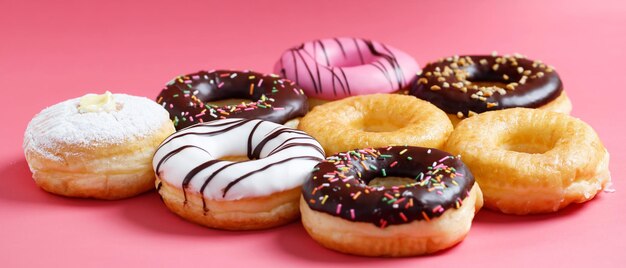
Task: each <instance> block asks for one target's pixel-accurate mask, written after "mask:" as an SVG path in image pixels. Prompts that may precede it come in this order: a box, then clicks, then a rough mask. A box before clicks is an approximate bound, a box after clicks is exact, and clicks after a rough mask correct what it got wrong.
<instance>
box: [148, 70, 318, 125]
mask: <svg viewBox="0 0 626 268" xmlns="http://www.w3.org/2000/svg"><path fill="white" fill-rule="evenodd" d="M227 99H246V100H250V101H243V102H241V103H239V104H234V105H215V104H212V103H211V102H215V101H222V100H227ZM157 103H159V104H161V105H162V106H163V107H164V108H165V109H166V110H167V111H168V112H169V113H170V117H171V119H172V121H173V122H174V125H175V127H176V129H177V130H180V129H183V128H185V127H188V126H191V125H194V124H196V123H201V122H208V121H212V120H217V119H225V118H247V119H263V120H267V121H271V122H274V123H278V124H286V125H289V126H292V127H295V126H297V120H295V119H297V118H298V117H301V116H303V115H304V114H306V112H307V111H308V103H307V97H306V95H304V91H302V89H300V88H299V87H298V86H297V85H296V84H295V83H294V82H291V81H289V80H286V79H282V78H280V77H278V76H277V75H273V74H261V73H257V72H252V71H229V70H212V71H208V72H206V71H200V72H197V73H192V74H188V75H182V76H178V77H176V78H174V79H173V80H172V81H170V82H169V83H168V84H167V85H166V87H165V88H164V89H163V90H162V91H161V93H160V94H159V96H158V97H157Z"/></svg>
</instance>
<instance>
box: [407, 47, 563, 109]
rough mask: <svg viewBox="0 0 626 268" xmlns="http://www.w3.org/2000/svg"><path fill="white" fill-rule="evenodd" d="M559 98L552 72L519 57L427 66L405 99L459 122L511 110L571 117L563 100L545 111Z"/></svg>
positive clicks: (453, 60)
mask: <svg viewBox="0 0 626 268" xmlns="http://www.w3.org/2000/svg"><path fill="white" fill-rule="evenodd" d="M562 92H563V84H562V82H561V79H560V78H559V75H558V74H557V73H556V71H554V68H552V67H550V66H547V65H545V64H544V63H542V62H541V61H533V60H529V59H526V58H524V57H523V56H521V55H519V54H516V55H514V56H508V55H505V56H497V55H495V53H494V54H493V55H491V56H454V57H448V58H444V59H440V60H439V61H437V62H433V63H430V64H428V65H427V66H426V67H425V68H424V69H423V71H422V72H421V73H420V74H419V75H418V76H417V77H416V78H415V79H414V80H413V84H412V86H411V90H410V93H409V94H411V95H413V96H416V97H418V98H420V99H423V100H427V101H430V102H431V103H433V104H435V105H436V106H437V107H439V108H440V109H442V110H443V111H445V112H446V113H448V114H452V115H456V116H458V117H459V118H462V117H467V116H471V115H474V114H476V113H482V112H486V111H490V110H501V109H507V108H514V107H527V108H541V107H546V109H552V110H556V111H561V112H564V113H569V110H571V104H570V103H569V100H562V101H563V102H566V104H564V106H561V105H551V106H550V105H548V104H550V103H552V102H554V101H555V100H557V98H559V97H560V96H561V95H563V98H565V99H566V98H567V97H566V96H565V94H562ZM554 106H559V107H554ZM548 107H549V108H548ZM564 107H565V108H564Z"/></svg>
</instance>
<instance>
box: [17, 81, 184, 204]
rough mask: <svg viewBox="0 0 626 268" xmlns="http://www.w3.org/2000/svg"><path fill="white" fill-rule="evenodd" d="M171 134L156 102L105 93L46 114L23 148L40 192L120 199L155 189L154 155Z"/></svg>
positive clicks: (38, 119) (33, 125)
mask: <svg viewBox="0 0 626 268" xmlns="http://www.w3.org/2000/svg"><path fill="white" fill-rule="evenodd" d="M173 132H174V126H173V125H172V122H171V121H170V120H169V114H168V113H167V111H166V110H165V109H163V108H162V107H161V106H159V105H158V104H156V103H155V102H153V101H151V100H149V99H147V98H143V97H135V96H129V95H125V94H111V93H110V92H107V93H105V94H103V95H94V94H88V95H85V96H84V97H82V98H76V99H71V100H67V101H64V102H61V103H59V104H56V105H53V106H51V107H49V108H46V109H44V110H43V111H41V112H40V113H39V114H38V115H36V116H35V117H34V118H33V119H32V120H31V121H30V123H29V124H28V127H27V129H26V133H25V134H24V145H23V146H24V154H25V156H26V160H27V161H28V165H29V167H30V169H31V171H32V172H33V179H34V180H35V182H36V183H37V185H39V186H40V187H41V188H43V189H44V190H46V191H48V192H51V193H55V194H59V195H63V196H71V197H85V198H98V199H121V198H126V197H130V196H134V195H137V194H140V193H142V192H145V191H148V190H150V189H153V188H154V173H153V172H152V167H151V160H152V155H153V154H154V152H155V150H156V148H157V146H158V145H159V143H161V141H163V140H164V139H165V138H166V137H167V136H168V135H170V134H171V133H173Z"/></svg>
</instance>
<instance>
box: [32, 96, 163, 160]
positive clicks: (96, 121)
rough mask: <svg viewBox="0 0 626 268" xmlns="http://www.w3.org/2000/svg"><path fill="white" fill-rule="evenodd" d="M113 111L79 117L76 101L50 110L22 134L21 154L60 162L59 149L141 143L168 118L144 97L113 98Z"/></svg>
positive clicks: (78, 99)
mask: <svg viewBox="0 0 626 268" xmlns="http://www.w3.org/2000/svg"><path fill="white" fill-rule="evenodd" d="M112 98H113V99H114V100H115V103H116V106H117V107H116V109H114V110H112V111H101V112H91V113H80V112H79V110H78V106H79V103H80V98H75V99H70V100H66V101H63V102H61V103H58V104H55V105H53V106H50V107H48V108H46V109H44V110H42V111H41V112H40V113H39V114H37V115H36V116H35V117H34V118H33V119H32V120H31V121H30V123H29V124H28V127H27V128H26V132H25V133H24V144H23V148H24V152H25V153H30V152H35V153H38V154H40V155H41V156H42V157H45V158H47V159H49V160H56V161H62V157H61V156H60V155H62V154H69V153H72V152H60V151H59V148H60V147H65V146H68V145H69V146H78V147H83V148H91V147H98V146H107V145H111V144H122V143H124V142H129V141H132V140H136V139H142V138H144V137H147V136H149V135H151V134H153V133H154V132H156V131H158V130H159V129H160V128H161V127H162V126H163V124H164V122H166V121H169V114H168V113H167V111H166V110H165V109H163V107H161V106H160V105H158V104H157V103H156V102H154V101H152V100H149V99H147V98H144V97H136V96H130V95H126V94H113V96H112Z"/></svg>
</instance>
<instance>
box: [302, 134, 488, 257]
mask: <svg viewBox="0 0 626 268" xmlns="http://www.w3.org/2000/svg"><path fill="white" fill-rule="evenodd" d="M390 177H393V178H390ZM400 178H404V180H405V182H404V183H401V184H398V183H397V180H400ZM375 179H378V180H381V184H383V185H378V186H371V184H372V182H373V181H374V180H375ZM389 179H391V180H396V183H394V184H395V185H385V184H386V183H385V181H386V180H389ZM481 206H482V196H481V191H480V188H479V187H478V185H477V184H476V183H475V182H474V178H473V176H472V173H470V171H469V169H468V168H467V167H466V166H465V165H464V164H463V162H461V161H460V159H458V158H456V157H454V156H452V155H450V154H448V153H446V152H443V151H439V150H436V149H428V148H421V147H411V146H398V147H387V148H379V149H371V148H368V149H360V150H355V151H349V152H345V153H339V154H337V155H333V156H330V157H328V158H327V159H326V160H325V161H324V162H321V163H320V164H318V165H317V166H316V167H315V169H314V172H313V174H312V175H311V179H309V180H307V182H305V183H304V185H303V188H302V199H301V202H300V210H301V211H302V223H303V225H304V227H305V229H306V230H307V232H308V233H309V234H310V235H311V237H313V239H315V240H316V241H318V242H319V243H320V244H322V245H323V246H325V247H328V248H331V249H334V250H338V251H341V252H345V253H350V254H356V255H366V256H390V257H395V256H411V255H421V254H427V253H432V252H436V251H439V250H442V249H445V248H448V247H451V246H453V245H455V244H457V243H459V242H460V241H461V240H463V238H465V236H466V235H467V233H468V231H469V229H470V226H471V224H472V219H473V218H474V214H475V213H476V212H477V211H478V210H479V209H480V207H481Z"/></svg>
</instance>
